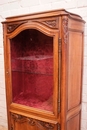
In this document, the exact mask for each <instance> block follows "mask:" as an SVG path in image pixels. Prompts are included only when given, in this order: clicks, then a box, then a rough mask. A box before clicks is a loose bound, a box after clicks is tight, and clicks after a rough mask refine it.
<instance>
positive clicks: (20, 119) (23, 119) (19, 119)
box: [11, 113, 26, 123]
mask: <svg viewBox="0 0 87 130" xmlns="http://www.w3.org/2000/svg"><path fill="white" fill-rule="evenodd" d="M11 117H12V118H13V119H14V120H15V121H16V122H22V123H23V122H26V119H25V117H24V116H21V115H18V114H14V113H11Z"/></svg>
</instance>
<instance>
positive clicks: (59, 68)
mask: <svg viewBox="0 0 87 130" xmlns="http://www.w3.org/2000/svg"><path fill="white" fill-rule="evenodd" d="M61 52H62V39H61V38H59V39H58V53H59V55H58V113H60V111H61V109H60V107H61V106H60V104H61V98H60V96H61V94H60V88H61V54H62V53H61Z"/></svg>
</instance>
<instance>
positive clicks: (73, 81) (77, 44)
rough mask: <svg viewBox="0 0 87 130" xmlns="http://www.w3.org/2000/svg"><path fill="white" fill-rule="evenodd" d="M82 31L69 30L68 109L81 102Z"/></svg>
mask: <svg viewBox="0 0 87 130" xmlns="http://www.w3.org/2000/svg"><path fill="white" fill-rule="evenodd" d="M82 48H83V46H82V33H80V32H71V31H70V32H69V57H68V60H69V62H68V110H70V109H72V108H74V107H76V106H77V105H79V104H80V103H81V90H82V89H81V86H82V76H81V75H82V50H83V49H82Z"/></svg>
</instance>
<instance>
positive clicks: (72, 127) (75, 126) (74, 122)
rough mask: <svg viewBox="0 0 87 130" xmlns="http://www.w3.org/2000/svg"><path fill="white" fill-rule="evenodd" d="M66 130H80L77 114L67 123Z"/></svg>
mask: <svg viewBox="0 0 87 130" xmlns="http://www.w3.org/2000/svg"><path fill="white" fill-rule="evenodd" d="M67 130H80V115H79V114H78V115H77V116H75V117H73V118H72V119H71V120H69V121H68V122H67Z"/></svg>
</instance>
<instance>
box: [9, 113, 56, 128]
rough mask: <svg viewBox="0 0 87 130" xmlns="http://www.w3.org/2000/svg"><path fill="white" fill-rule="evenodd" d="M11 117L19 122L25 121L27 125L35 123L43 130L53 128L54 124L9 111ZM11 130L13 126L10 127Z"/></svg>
mask: <svg viewBox="0 0 87 130" xmlns="http://www.w3.org/2000/svg"><path fill="white" fill-rule="evenodd" d="M11 117H12V118H13V120H15V121H16V122H21V123H24V122H27V123H28V124H29V125H32V126H35V125H36V126H37V127H38V128H39V129H42V130H44V129H45V130H53V129H54V127H55V124H52V123H48V122H44V121H39V120H36V119H33V118H29V117H25V116H21V115H18V114H14V113H11ZM11 130H13V127H11Z"/></svg>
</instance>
